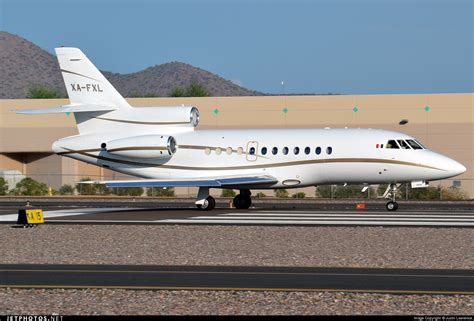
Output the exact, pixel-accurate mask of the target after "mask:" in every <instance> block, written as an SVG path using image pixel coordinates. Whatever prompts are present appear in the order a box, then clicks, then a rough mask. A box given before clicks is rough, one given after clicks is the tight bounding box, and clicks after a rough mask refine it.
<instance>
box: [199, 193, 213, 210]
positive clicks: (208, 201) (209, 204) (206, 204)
mask: <svg viewBox="0 0 474 321" xmlns="http://www.w3.org/2000/svg"><path fill="white" fill-rule="evenodd" d="M196 206H197V208H199V209H200V210H202V211H210V210H212V209H214V207H216V200H215V199H214V197H212V196H208V197H207V198H206V199H205V200H204V203H203V204H197V205H196Z"/></svg>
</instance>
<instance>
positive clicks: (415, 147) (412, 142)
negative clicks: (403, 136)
mask: <svg viewBox="0 0 474 321" xmlns="http://www.w3.org/2000/svg"><path fill="white" fill-rule="evenodd" d="M407 143H408V144H410V146H411V148H413V149H423V147H421V146H420V145H419V144H418V143H417V142H415V141H414V140H412V139H407Z"/></svg>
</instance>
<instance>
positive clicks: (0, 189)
mask: <svg viewBox="0 0 474 321" xmlns="http://www.w3.org/2000/svg"><path fill="white" fill-rule="evenodd" d="M7 192H8V182H7V181H6V180H5V179H4V178H3V177H0V195H2V196H3V195H7Z"/></svg>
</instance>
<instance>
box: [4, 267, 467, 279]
mask: <svg viewBox="0 0 474 321" xmlns="http://www.w3.org/2000/svg"><path fill="white" fill-rule="evenodd" d="M0 272H73V273H81V272H85V273H144V274H145V273H149V274H151V273H157V274H158V273H164V274H172V273H176V274H254V275H261V274H264V275H326V276H386V277H441V278H474V275H439V274H429V275H426V274H424V275H421V274H364V273H312V272H301V273H299V272H297V273H294V272H237V271H229V272H225V271H208V272H206V271H170V270H164V271H151V270H150V271H133V270H118V271H117V270H114V271H109V270H56V269H55V270H37V269H35V270H26V269H19V270H0Z"/></svg>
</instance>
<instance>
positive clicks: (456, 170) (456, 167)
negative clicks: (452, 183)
mask: <svg viewBox="0 0 474 321" xmlns="http://www.w3.org/2000/svg"><path fill="white" fill-rule="evenodd" d="M449 171H450V172H451V173H452V174H453V176H457V175H461V174H462V173H464V172H465V171H466V167H465V166H464V165H463V164H461V163H459V162H457V161H455V160H451V164H450V166H449Z"/></svg>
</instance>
